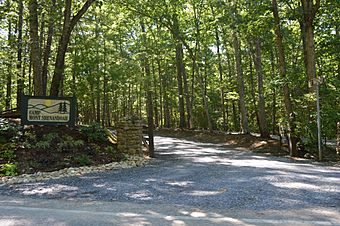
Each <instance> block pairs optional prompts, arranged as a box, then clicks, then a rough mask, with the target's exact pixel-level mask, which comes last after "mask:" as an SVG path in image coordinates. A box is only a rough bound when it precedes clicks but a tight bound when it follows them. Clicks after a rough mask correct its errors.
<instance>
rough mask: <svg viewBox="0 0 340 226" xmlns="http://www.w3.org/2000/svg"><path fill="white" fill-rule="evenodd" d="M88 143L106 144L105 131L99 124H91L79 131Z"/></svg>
mask: <svg viewBox="0 0 340 226" xmlns="http://www.w3.org/2000/svg"><path fill="white" fill-rule="evenodd" d="M80 131H81V132H82V133H83V134H84V135H86V137H87V139H88V140H89V141H90V142H96V141H97V142H106V141H108V138H107V135H106V131H105V129H104V128H103V127H101V126H100V124H99V123H93V124H91V125H89V126H86V127H82V128H81V130H80Z"/></svg>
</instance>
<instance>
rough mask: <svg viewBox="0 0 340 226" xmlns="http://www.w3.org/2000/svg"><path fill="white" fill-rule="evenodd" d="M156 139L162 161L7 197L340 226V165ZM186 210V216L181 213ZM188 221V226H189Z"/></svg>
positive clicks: (1, 189)
mask: <svg viewBox="0 0 340 226" xmlns="http://www.w3.org/2000/svg"><path fill="white" fill-rule="evenodd" d="M155 141H156V147H157V157H158V158H157V159H156V160H154V161H153V162H152V164H150V165H149V166H146V167H143V168H134V169H123V170H117V171H110V172H106V173H100V174H88V175H85V176H80V177H70V178H64V179H58V180H50V181H46V182H43V183H30V184H19V185H13V186H7V185H0V193H1V194H2V195H8V196H11V197H18V198H22V197H30V198H39V200H45V199H55V200H73V201H76V202H109V203H112V204H114V203H115V202H116V203H118V202H119V203H127V204H129V203H130V204H131V205H146V206H148V205H150V206H158V207H157V208H160V210H161V207H162V206H173V207H174V209H172V211H174V213H171V214H170V215H174V216H179V215H181V216H185V214H184V213H190V211H191V212H195V211H196V212H199V213H207V212H209V213H214V214H219V216H221V217H227V216H231V215H235V216H236V215H237V216H238V217H239V218H244V219H245V218H247V217H250V218H249V219H255V220H252V222H250V221H249V222H248V223H251V224H241V225H264V224H261V222H260V221H258V222H256V220H261V219H263V220H264V219H267V223H268V225H274V224H275V225H276V223H279V222H278V221H277V220H281V221H282V220H287V216H286V214H288V216H289V218H290V219H292V220H294V222H295V221H296V222H300V223H301V224H300V225H340V216H339V215H338V214H336V213H339V212H340V171H339V168H336V167H325V166H319V165H313V164H310V163H303V162H296V161H292V160H289V159H287V158H280V157H269V156H265V155H258V154H254V153H251V152H240V151H237V150H235V149H232V148H228V147H226V146H220V145H217V144H209V143H199V142H194V141H187V140H181V139H175V138H167V137H156V140H155ZM181 208H182V209H183V211H184V210H185V211H186V212H185V211H184V212H183V211H182V212H178V211H179V210H180V209H181ZM12 212H13V211H12ZM161 213H162V214H163V215H166V213H164V212H162V211H161ZM237 213H244V214H245V215H244V216H240V215H238V214H237ZM246 213H249V214H246ZM226 214H227V215H226ZM166 216H167V215H166ZM200 216H201V217H204V214H203V215H202V214H201V215H200ZM271 216H275V217H274V218H273V217H271ZM185 219H186V218H185V217H183V218H182V220H181V221H183V222H184V223H185V222H186V220H185ZM212 220H213V219H210V220H209V219H208V221H207V222H210V224H211V221H212ZM187 221H188V222H190V220H189V218H188V219H187ZM207 222H205V223H207ZM244 222H246V221H244ZM275 222H276V223H275ZM296 222H295V223H296ZM312 222H315V224H314V223H312ZM317 222H319V223H320V224H318V223H317ZM262 223H264V222H262ZM295 223H294V225H296V224H295ZM216 224H217V223H216ZM286 224H287V222H286ZM288 224H289V222H288ZM182 225H183V224H182ZM184 225H185V224H184ZM189 225H190V224H189ZM224 225H225V222H224ZM235 225H237V224H235ZM282 225H284V224H282Z"/></svg>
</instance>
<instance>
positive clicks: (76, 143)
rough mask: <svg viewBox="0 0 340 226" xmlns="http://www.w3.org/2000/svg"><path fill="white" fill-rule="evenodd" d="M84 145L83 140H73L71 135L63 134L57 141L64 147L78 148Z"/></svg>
mask: <svg viewBox="0 0 340 226" xmlns="http://www.w3.org/2000/svg"><path fill="white" fill-rule="evenodd" d="M83 145H84V141H83V140H74V139H73V137H71V136H68V135H65V136H63V137H62V138H61V141H60V142H59V147H60V148H61V149H64V148H79V147H81V146H83Z"/></svg>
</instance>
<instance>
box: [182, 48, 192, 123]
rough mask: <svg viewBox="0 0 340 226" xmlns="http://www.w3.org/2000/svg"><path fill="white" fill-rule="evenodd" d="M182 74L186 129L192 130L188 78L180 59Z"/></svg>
mask: <svg viewBox="0 0 340 226" xmlns="http://www.w3.org/2000/svg"><path fill="white" fill-rule="evenodd" d="M182 56H184V53H183V48H182ZM182 72H183V85H184V97H185V106H186V110H187V127H188V128H189V129H192V128H193V127H194V125H193V118H192V104H191V99H190V95H189V87H188V78H187V73H186V70H185V65H184V62H183V58H182Z"/></svg>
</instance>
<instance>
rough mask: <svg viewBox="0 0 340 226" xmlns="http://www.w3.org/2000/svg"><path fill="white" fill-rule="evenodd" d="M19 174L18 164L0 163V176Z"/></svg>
mask: <svg viewBox="0 0 340 226" xmlns="http://www.w3.org/2000/svg"><path fill="white" fill-rule="evenodd" d="M15 175H17V165H15V164H12V163H6V164H0V176H15Z"/></svg>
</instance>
